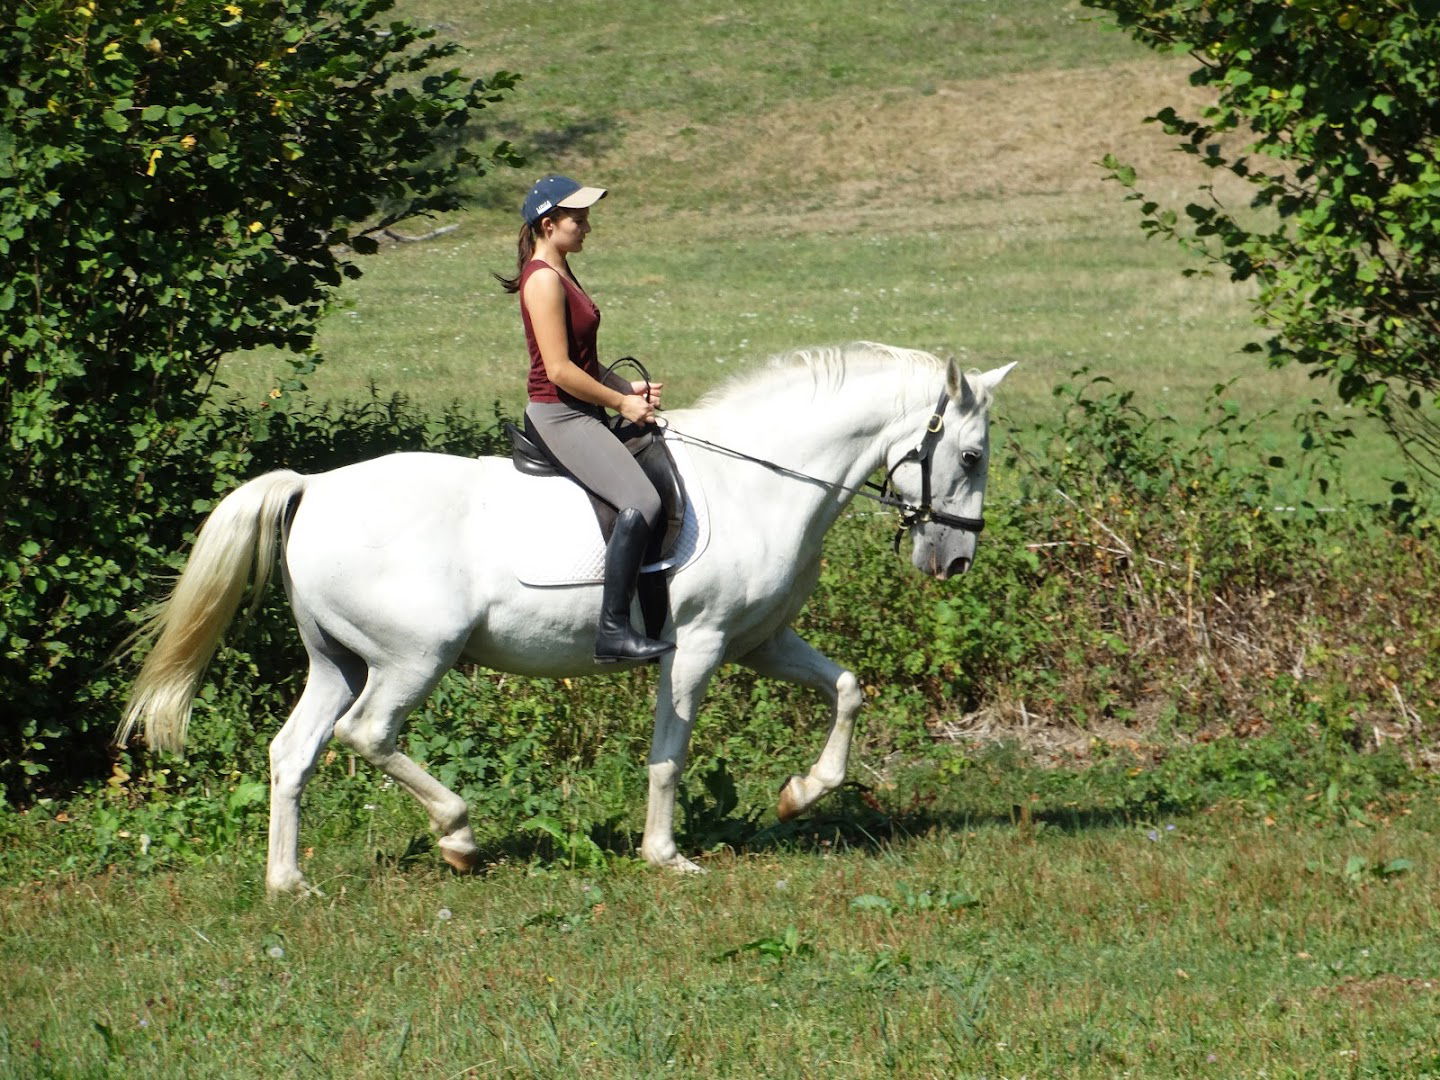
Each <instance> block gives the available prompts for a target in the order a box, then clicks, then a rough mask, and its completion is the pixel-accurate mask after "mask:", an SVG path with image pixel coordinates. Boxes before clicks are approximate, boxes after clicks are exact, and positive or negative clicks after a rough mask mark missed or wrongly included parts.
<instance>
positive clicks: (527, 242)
mask: <svg viewBox="0 0 1440 1080" xmlns="http://www.w3.org/2000/svg"><path fill="white" fill-rule="evenodd" d="M534 257H535V231H534V230H533V229H532V228H530V226H529V225H521V226H520V241H519V244H518V245H517V250H516V256H515V276H514V277H509V278H507V277H505V276H504V275H503V274H496V275H495V280H496V281H498V282H500V286H501V288H503V289H504V290H505V291H506V292H507V293H517V292H519V291H520V274H521V272H522V271H523V270H524V269H525V264H526V263H528V262H529V261H530V260H531V259H532V258H534Z"/></svg>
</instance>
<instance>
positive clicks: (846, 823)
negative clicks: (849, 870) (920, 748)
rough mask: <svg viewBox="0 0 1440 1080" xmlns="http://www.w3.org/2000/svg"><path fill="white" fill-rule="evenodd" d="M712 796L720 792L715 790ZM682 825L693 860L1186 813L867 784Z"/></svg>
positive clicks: (609, 851) (613, 846)
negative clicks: (977, 802)
mask: <svg viewBox="0 0 1440 1080" xmlns="http://www.w3.org/2000/svg"><path fill="white" fill-rule="evenodd" d="M712 790H713V789H712ZM681 807H682V811H681V818H682V821H683V826H682V827H680V828H679V829H678V831H677V842H678V844H679V847H680V850H681V851H682V852H684V853H686V854H690V855H696V854H703V853H705V852H709V851H715V850H717V849H720V848H727V849H729V850H730V851H732V852H734V853H735V854H737V855H745V854H761V853H766V852H791V853H800V854H816V855H821V854H834V853H836V852H840V851H851V852H861V853H866V854H880V853H881V852H883V851H885V850H887V849H888V848H890V847H892V846H893V845H895V844H901V843H905V842H907V841H909V840H912V839H915V838H918V837H923V836H932V835H935V834H937V833H938V834H945V833H953V834H964V833H967V832H972V831H974V830H976V829H981V828H997V827H999V828H1004V827H1009V828H1013V829H1014V830H1015V831H1016V833H1017V834H1018V835H1021V836H1024V835H1033V834H1034V832H1035V831H1036V829H1037V828H1038V827H1044V828H1045V829H1052V830H1056V831H1059V832H1064V833H1071V834H1074V833H1080V832H1086V831H1089V830H1099V829H1117V828H1133V827H1135V826H1136V825H1137V824H1142V823H1145V822H1150V821H1155V820H1157V819H1158V818H1161V817H1163V816H1166V815H1170V814H1180V813H1184V812H1186V811H1188V810H1189V809H1190V807H1189V806H1187V805H1184V804H1182V803H1180V802H1179V801H1170V800H1166V801H1161V802H1147V803H1146V804H1145V805H1144V806H1143V807H1135V806H1126V805H1119V806H1089V807H1087V806H1063V807H1044V806H1042V805H1041V804H1038V803H1034V802H1032V803H1029V804H1017V805H1014V806H1012V807H1011V808H1010V809H1008V810H998V809H995V808H993V807H987V808H980V807H978V806H977V807H975V808H967V807H964V806H960V807H958V808H956V809H946V810H937V809H934V808H931V807H929V806H926V805H912V806H906V807H896V808H888V807H886V806H885V805H884V804H883V803H882V802H881V801H880V799H878V798H877V797H876V795H875V793H874V792H873V791H872V790H871V789H869V788H867V787H865V786H864V785H862V784H859V783H855V782H853V781H852V782H850V783H847V784H846V785H844V786H843V787H842V788H841V789H840V790H838V791H836V792H834V793H833V794H831V795H829V796H827V797H826V799H825V800H824V801H823V802H822V803H821V805H820V808H819V810H818V812H816V813H813V814H809V815H806V816H804V817H802V818H799V819H796V820H794V821H783V822H782V821H776V820H774V817H773V810H770V809H768V808H767V809H764V810H755V809H751V810H750V811H749V812H745V813H742V812H741V811H740V808H739V806H738V804H737V803H734V802H731V801H730V800H729V799H727V798H722V799H721V800H720V801H719V802H718V803H717V802H707V801H706V800H705V799H704V798H703V797H698V798H682V800H681ZM640 840H641V836H640V834H639V833H638V832H636V831H634V830H632V829H630V828H627V827H625V826H624V825H623V823H622V820H621V819H620V818H618V817H616V818H612V819H611V820H609V821H606V822H602V823H598V824H593V823H592V824H590V825H588V826H587V827H585V828H584V829H583V830H582V831H580V832H578V833H576V834H575V835H574V836H572V837H569V838H568V839H567V840H557V839H556V838H555V837H553V836H549V835H545V834H542V833H537V832H535V831H532V830H525V829H516V830H515V831H514V832H513V833H511V834H509V835H507V836H505V837H503V838H501V839H499V840H496V841H493V842H491V843H489V844H484V845H482V847H481V852H480V864H481V866H486V865H491V864H495V863H500V862H510V863H514V862H520V863H530V862H549V863H552V864H556V865H562V866H563V865H574V864H576V863H577V860H578V862H579V864H580V865H585V859H586V858H590V857H595V856H601V857H603V856H616V857H626V858H628V857H638V855H639V852H640ZM433 847H434V844H433V840H432V839H431V838H430V837H428V836H416V837H413V838H411V839H410V840H409V842H408V844H407V845H406V847H405V849H404V851H403V852H402V853H400V854H398V855H395V854H381V853H377V856H376V859H377V861H378V862H381V863H383V864H386V865H390V866H393V867H396V868H398V869H401V870H408V869H411V868H414V867H418V866H429V865H430V864H431V862H432V857H431V852H432V849H433Z"/></svg>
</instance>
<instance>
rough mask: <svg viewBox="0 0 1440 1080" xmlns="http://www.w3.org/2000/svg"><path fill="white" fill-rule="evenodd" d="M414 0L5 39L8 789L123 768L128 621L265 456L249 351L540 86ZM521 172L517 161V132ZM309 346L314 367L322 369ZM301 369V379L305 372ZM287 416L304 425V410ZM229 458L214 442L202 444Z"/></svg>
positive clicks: (2, 211) (1, 735)
mask: <svg viewBox="0 0 1440 1080" xmlns="http://www.w3.org/2000/svg"><path fill="white" fill-rule="evenodd" d="M391 6H392V3H391V0H254V2H247V3H246V4H244V5H241V4H230V5H217V4H210V3H200V2H198V0H181V2H178V3H172V2H169V0H164V2H162V0H116V2H113V3H104V4H93V5H92V4H74V3H62V2H60V0H35V2H31V3H26V4H23V5H18V6H17V5H9V6H8V8H7V14H6V16H5V23H6V26H5V32H4V34H3V35H0V70H3V71H4V72H5V73H6V78H5V87H4V91H3V93H0V260H3V261H0V267H3V271H4V272H3V273H0V373H3V375H0V379H3V393H0V445H3V446H4V449H5V454H6V468H5V471H4V475H3V478H0V698H3V699H4V701H5V702H6V709H5V717H4V720H3V722H0V791H3V792H5V793H8V795H9V796H10V797H12V798H13V797H17V796H19V797H30V796H33V795H34V794H36V793H37V792H39V791H43V790H45V789H46V788H47V787H51V786H57V787H64V786H66V785H68V784H70V783H72V782H74V781H75V780H76V779H77V778H81V777H85V776H89V775H94V774H95V773H96V772H97V771H98V770H99V769H101V768H103V765H104V758H105V754H104V749H103V747H104V739H105V733H106V732H108V731H110V730H113V727H114V720H115V717H116V713H117V705H118V699H119V697H120V694H121V692H122V691H123V687H124V677H123V676H122V675H118V674H117V672H116V671H115V669H113V668H111V667H109V666H107V658H108V657H109V656H110V655H111V653H112V652H113V651H114V649H115V647H116V645H117V644H118V643H119V642H120V640H121V639H122V638H123V637H124V635H125V632H126V622H125V619H124V614H125V612H127V611H128V610H130V609H131V608H133V607H135V606H136V605H137V603H138V602H139V600H140V598H141V596H142V595H143V592H144V590H145V588H146V586H147V583H148V581H149V580H150V579H151V577H152V576H153V575H154V574H155V573H156V572H157V571H158V570H159V569H161V567H162V566H163V565H164V561H165V559H166V558H168V556H169V553H170V552H173V551H175V550H177V549H178V548H179V547H180V544H179V540H180V537H181V534H182V533H183V530H184V529H186V528H188V527H189V525H190V524H191V522H192V521H193V514H194V512H195V511H196V510H203V509H204V508H205V507H207V506H208V505H209V502H210V500H211V499H212V498H213V496H214V495H215V494H216V493H217V492H218V491H220V490H224V489H227V488H229V487H230V486H233V484H234V483H235V482H236V480H237V479H238V478H239V476H240V475H242V474H243V473H245V472H247V471H249V469H250V468H251V465H250V460H249V457H248V449H247V448H248V446H249V445H250V444H251V443H252V442H253V440H254V439H255V438H257V437H259V436H260V435H263V434H264V432H265V429H266V427H267V424H266V422H265V420H264V418H263V417H262V418H248V417H247V418H245V419H243V420H238V418H236V417H233V416H232V417H231V418H230V419H231V420H237V421H238V422H236V423H233V424H225V423H223V422H222V423H219V424H218V426H217V423H216V419H215V417H214V415H213V414H212V413H210V412H207V411H205V410H204V409H203V408H202V403H203V402H204V401H205V399H206V395H207V392H208V388H209V386H210V383H211V381H212V379H213V376H214V373H215V369H216V365H217V364H218V362H219V360H220V358H221V357H222V356H223V355H224V354H226V353H227V352H233V351H237V350H242V349H249V348H254V347H258V346H273V347H277V348H280V349H283V350H289V351H291V352H295V353H300V354H304V353H305V352H306V351H307V350H308V349H309V348H310V346H311V342H312V339H313V337H314V332H315V326H316V323H317V321H318V319H319V317H320V315H321V313H322V312H323V311H324V310H325V307H326V305H327V304H328V302H329V300H330V298H331V296H332V295H333V292H334V290H335V288H336V287H337V286H338V285H339V284H340V283H341V281H342V280H343V279H344V278H345V277H355V276H357V275H358V274H359V269H358V268H357V267H356V266H355V265H354V263H353V262H350V261H348V260H347V257H346V256H345V254H344V253H345V252H346V251H354V252H361V253H364V252H367V251H373V250H375V247H376V244H375V241H374V239H373V237H371V236H370V235H369V234H370V233H371V232H373V231H374V230H375V229H378V228H383V227H384V226H386V225H388V224H390V223H392V222H394V221H395V220H398V219H399V218H403V217H407V216H410V215H413V214H417V213H426V212H431V211H436V210H443V209H447V208H451V207H454V206H455V205H456V204H457V196H456V193H455V187H456V183H457V182H458V180H459V179H460V177H461V176H462V175H463V174H465V173H466V172H469V171H474V170H476V169H479V168H480V167H481V164H482V163H481V160H480V158H479V157H478V156H477V155H476V154H474V153H473V152H472V151H470V150H469V149H467V148H465V147H464V146H462V145H460V143H459V141H458V140H457V136H458V135H460V134H461V133H462V132H463V129H464V127H465V125H466V123H467V121H468V119H469V118H470V117H471V116H472V115H473V114H474V113H476V112H477V111H478V110H480V109H483V108H485V107H486V106H487V105H488V104H490V103H492V102H494V101H496V100H497V94H498V93H499V92H500V91H503V90H506V89H508V88H509V87H510V86H511V85H513V82H514V77H513V76H510V75H508V74H504V73H501V74H499V75H497V76H495V77H494V78H493V79H492V80H490V81H489V82H488V83H487V82H484V81H481V80H473V79H469V78H466V77H464V76H463V75H462V74H461V73H460V72H459V71H457V70H454V69H448V70H447V69H445V68H444V67H443V62H444V61H446V60H448V59H449V58H450V57H451V56H453V55H454V53H455V51H456V47H455V46H451V45H441V44H437V43H434V42H432V41H431V40H430V38H432V37H433V32H432V31H422V30H420V29H418V28H417V27H414V26H411V25H409V24H407V23H404V22H400V21H395V22H391V23H389V24H388V25H387V26H386V27H385V28H384V30H383V31H382V30H380V29H379V28H378V27H377V25H376V20H377V19H378V18H379V17H380V16H382V15H383V14H384V13H385V12H386V11H388V10H389V9H390V7H391ZM492 159H493V160H497V161H510V160H513V159H512V158H511V156H510V154H509V152H508V149H507V148H505V147H504V146H501V147H499V148H497V149H496V150H495V151H494V152H493V153H492ZM308 364H309V360H308V359H304V360H301V361H299V362H298V363H297V367H296V374H297V377H298V375H299V374H303V372H304V370H305V369H306V367H307V366H308ZM293 385H294V381H293V380H288V381H287V386H293ZM280 426H281V428H283V425H280ZM202 451H203V456H198V455H201V454H202Z"/></svg>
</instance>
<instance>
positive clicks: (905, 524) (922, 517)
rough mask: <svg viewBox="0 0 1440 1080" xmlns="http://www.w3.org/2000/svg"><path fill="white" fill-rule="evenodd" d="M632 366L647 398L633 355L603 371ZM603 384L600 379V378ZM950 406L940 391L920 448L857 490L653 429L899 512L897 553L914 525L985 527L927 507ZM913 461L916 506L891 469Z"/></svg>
mask: <svg viewBox="0 0 1440 1080" xmlns="http://www.w3.org/2000/svg"><path fill="white" fill-rule="evenodd" d="M622 366H624V367H633V368H634V369H635V371H636V372H637V373H638V374H639V375H640V378H641V379H643V380H644V381H645V386H646V393H647V397H648V393H649V386H650V372H648V371H646V370H645V365H644V364H642V363H640V361H639V360H636V359H635V357H633V356H622V357H620V359H618V360H616V361H615V362H614V363H613V364H611V365H610V366H609V367H607V368H606V369H605V374H606V375H609V374H610V373H611V372H612V371H614V370H615V369H616V368H618V367H622ZM602 381H603V379H602ZM949 404H950V393H949V391H947V390H941V391H940V400H938V401H937V402H935V411H934V412H933V413H932V414H931V415H930V420H929V422H928V423H927V424H926V425H925V433H924V434H923V435H922V436H921V437H920V445H919V446H917V447H915V449H913V450H911V451H910V452H909V453H907V454H906V455H905V456H904V457H902V458H900V460H898V461H897V462H895V464H894V465H891V466H890V469H889V471H888V472H886V474H885V479H884V480H883V481H881V482H880V483H878V484H877V483H875V482H874V481H873V480H867V481H865V483H864V484H863V485H862V486H860V487H849V486H848V485H846V484H836V483H832V482H831V481H829V480H822V479H820V478H819V477H818V476H811V475H810V474H809V473H803V472H800V471H799V470H797V469H791V468H788V467H787V466H784V465H781V464H779V463H777V462H774V461H767V460H766V459H765V458H761V457H756V456H754V455H753V454H747V453H744V452H743V451H740V450H735V449H733V448H731V447H729V446H721V445H719V444H718V443H712V442H710V441H709V440H708V439H702V438H700V437H698V436H696V435H687V434H685V432H683V431H679V430H677V429H675V428H673V427H671V426H670V425H669V424H668V423H666V422H664V421H663V420H657V421H656V426H657V427H659V428H660V429H661V430H662V431H665V432H667V433H668V434H671V435H674V436H675V437H676V438H677V439H679V440H680V441H681V442H688V443H691V444H693V445H695V446H703V447H705V448H706V449H708V450H715V451H717V452H719V453H722V454H725V455H727V456H728V457H733V458H738V459H740V460H741V461H749V462H752V463H754V464H756V465H763V466H764V467H765V468H767V469H769V470H770V471H771V472H774V473H779V474H780V475H781V476H789V477H793V478H794V479H796V480H805V481H808V482H809V483H812V484H819V485H821V486H822V487H830V488H834V489H835V490H837V491H848V492H850V493H851V494H852V495H861V496H863V497H865V498H867V499H871V500H873V501H874V502H877V503H879V504H880V505H881V506H888V507H889V508H890V509H892V510H898V511H899V512H900V527H899V528H898V529H897V530H896V532H895V544H894V547H895V550H896V551H899V550H900V540H901V539H902V538H903V537H904V535H905V533H906V531H907V530H909V529H913V528H914V527H915V526H916V525H924V524H926V523H927V522H932V521H933V522H934V523H935V524H936V525H941V526H944V527H945V528H947V529H964V530H966V531H967V532H973V533H975V534H977V535H978V534H979V533H980V531H981V530H982V529H984V528H985V519H984V518H983V517H978V518H971V517H960V516H959V515H958V514H947V513H945V512H944V511H942V510H936V509H935V508H934V507H933V506H931V505H930V465H931V462H932V461H933V460H934V457H935V447H936V445H938V444H939V442H940V437H941V436H942V435H943V434H944V432H945V407H946V406H947V405H949ZM912 461H913V462H915V463H917V464H918V465H919V466H920V501H919V502H918V503H912V502H907V501H906V500H904V499H902V498H900V496H898V495H896V494H894V483H893V481H894V477H895V470H896V469H898V468H899V467H900V466H901V465H906V464H909V463H910V462H912Z"/></svg>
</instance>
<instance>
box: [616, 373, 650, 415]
mask: <svg viewBox="0 0 1440 1080" xmlns="http://www.w3.org/2000/svg"><path fill="white" fill-rule="evenodd" d="M640 385H641V387H642V390H641V393H639V394H626V395H625V396H623V397H622V398H621V399H620V408H619V412H620V415H621V416H623V417H624V418H625V419H626V420H629V421H630V422H631V423H632V424H648V423H651V422H652V421H653V420H654V419H655V406H653V405H651V404H650V402H648V401H646V400H645V398H644V396H643V395H644V390H643V387H644V385H645V384H644V383H641V384H640ZM651 385H652V386H653V385H654V383H651Z"/></svg>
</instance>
